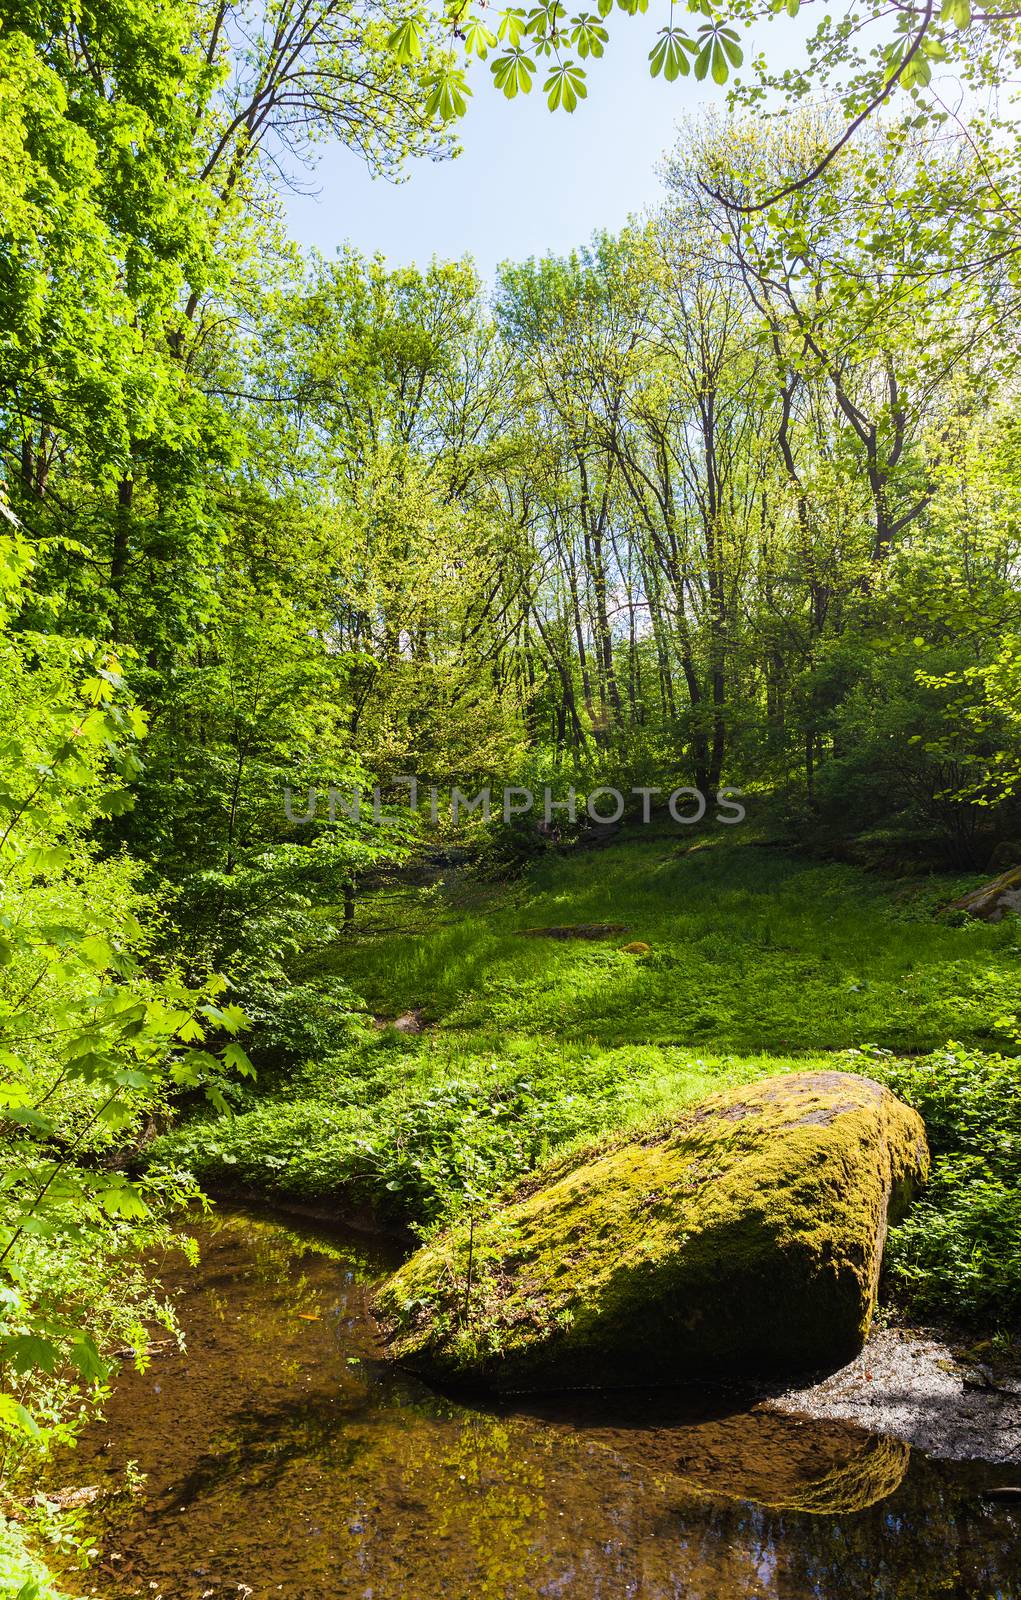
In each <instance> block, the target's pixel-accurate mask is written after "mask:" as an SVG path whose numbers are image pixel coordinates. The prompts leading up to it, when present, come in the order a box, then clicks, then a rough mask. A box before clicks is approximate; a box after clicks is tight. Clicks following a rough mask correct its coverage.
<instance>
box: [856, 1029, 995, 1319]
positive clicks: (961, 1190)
mask: <svg viewBox="0 0 1021 1600" xmlns="http://www.w3.org/2000/svg"><path fill="white" fill-rule="evenodd" d="M868 1060H869V1071H870V1072H871V1073H873V1075H874V1076H878V1077H881V1078H882V1079H883V1081H884V1082H886V1083H888V1084H889V1085H890V1087H891V1088H892V1089H893V1090H894V1091H895V1092H896V1093H897V1094H898V1095H900V1096H901V1097H902V1098H903V1099H904V1100H906V1101H907V1102H908V1104H909V1105H912V1106H914V1107H915V1109H916V1110H917V1111H919V1112H920V1113H921V1115H922V1117H923V1119H924V1121H925V1125H926V1129H927V1131H928V1135H929V1144H930V1147H931V1149H932V1152H933V1158H934V1159H933V1169H932V1177H931V1181H930V1183H929V1185H928V1188H927V1189H926V1192H925V1195H924V1197H923V1199H922V1201H921V1202H920V1203H919V1204H918V1205H917V1206H916V1207H915V1208H914V1209H913V1210H912V1211H911V1212H910V1213H909V1215H908V1217H907V1218H906V1219H905V1221H904V1222H902V1223H901V1224H900V1225H899V1227H897V1228H895V1229H894V1231H893V1233H892V1235H891V1239H890V1246H889V1251H888V1255H887V1270H888V1272H889V1275H890V1278H891V1280H892V1284H893V1288H894V1291H895V1293H896V1294H897V1295H898V1297H902V1298H903V1299H904V1300H905V1302H906V1303H907V1304H908V1305H910V1306H911V1307H912V1309H913V1310H915V1311H916V1312H921V1313H923V1314H924V1313H930V1314H935V1315H937V1316H943V1317H947V1316H949V1317H951V1318H953V1319H955V1320H958V1319H959V1320H962V1321H967V1322H971V1323H973V1324H974V1323H976V1322H977V1323H979V1324H980V1325H982V1324H984V1325H985V1326H999V1327H1001V1328H1003V1329H1005V1330H1006V1329H1010V1328H1016V1327H1017V1324H1018V1318H1019V1317H1021V1063H1019V1060H1018V1058H1016V1057H1010V1058H1004V1057H1002V1056H999V1055H979V1054H976V1053H975V1052H974V1051H969V1050H966V1049H964V1048H963V1047H961V1046H960V1045H951V1046H949V1047H948V1048H947V1049H945V1050H940V1051H937V1052H935V1053H934V1054H932V1055H930V1056H926V1057H923V1058H921V1059H919V1060H913V1061H895V1060H889V1059H886V1058H883V1057H873V1056H871V1055H870V1056H869V1058H868Z"/></svg>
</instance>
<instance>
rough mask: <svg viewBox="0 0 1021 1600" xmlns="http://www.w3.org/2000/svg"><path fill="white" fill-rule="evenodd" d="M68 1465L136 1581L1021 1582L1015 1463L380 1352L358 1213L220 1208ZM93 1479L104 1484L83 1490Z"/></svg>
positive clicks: (719, 1398) (491, 1585) (897, 1585)
mask: <svg viewBox="0 0 1021 1600" xmlns="http://www.w3.org/2000/svg"><path fill="white" fill-rule="evenodd" d="M194 1232H195V1235H196V1237H197V1239H198V1242H199V1245H200V1248H201V1265H200V1266H199V1267H198V1269H195V1268H192V1267H190V1266H188V1265H187V1263H186V1262H185V1261H184V1259H183V1257H181V1256H178V1257H175V1258H171V1259H170V1260H169V1261H168V1263H167V1265H166V1267H165V1268H164V1269H163V1276H164V1281H165V1282H166V1283H167V1285H168V1287H169V1288H170V1289H171V1290H172V1291H173V1293H174V1294H175V1297H176V1299H177V1304H178V1315H179V1319H180V1323H181V1327H182V1329H183V1331H184V1334H185V1337H186V1340H187V1349H186V1350H185V1351H181V1350H179V1349H178V1348H177V1345H176V1343H170V1342H168V1343H167V1344H165V1345H164V1346H163V1347H162V1348H160V1349H158V1350H157V1351H156V1353H155V1354H154V1355H153V1358H152V1361H151V1364H150V1365H149V1367H148V1369H147V1370H146V1371H145V1372H144V1373H142V1374H139V1373H137V1372H135V1371H133V1370H130V1369H125V1370H124V1371H123V1372H122V1373H121V1375H120V1377H119V1378H118V1380H117V1384H116V1388H115V1391H114V1394H113V1396H112V1398H111V1400H110V1403H109V1405H108V1407H107V1416H106V1422H105V1424H103V1425H96V1426H93V1427H91V1428H90V1429H89V1430H88V1431H87V1432H86V1433H85V1435H84V1436H83V1438H82V1439H81V1440H80V1442H79V1444H78V1447H77V1449H76V1450H75V1451H74V1452H67V1453H65V1454H64V1455H63V1456H62V1457H61V1458H59V1459H58V1461H57V1462H56V1464H55V1467H56V1479H55V1480H54V1484H53V1486H54V1487H57V1486H59V1487H61V1488H64V1489H74V1488H87V1489H89V1490H90V1491H92V1490H96V1491H98V1492H97V1493H95V1494H94V1496H93V1497H92V1501H91V1504H90V1505H89V1506H88V1509H87V1511H86V1512H85V1513H84V1515H85V1517H86V1529H87V1532H88V1535H89V1536H90V1538H91V1539H92V1542H93V1543H94V1544H95V1545H96V1547H97V1549H98V1552H99V1553H98V1555H97V1557H96V1559H95V1561H94V1563H93V1565H92V1566H91V1567H90V1568H89V1569H88V1570H87V1571H86V1573H85V1574H84V1575H82V1574H79V1573H71V1574H68V1575H67V1576H66V1578H65V1582H66V1584H67V1586H68V1587H69V1588H70V1589H71V1590H72V1592H76V1593H84V1594H90V1595H96V1596H101V1597H103V1600H127V1597H129V1596H144V1597H146V1600H228V1597H231V1600H237V1597H243V1600H277V1597H279V1596H281V1595H282V1596H284V1597H286V1600H538V1597H543V1600H545V1597H550V1600H554V1597H556V1600H631V1597H635V1600H668V1597H669V1600H680V1597H684V1600H758V1597H762V1600H766V1597H770V1600H807V1597H810V1596H812V1597H820V1600H859V1597H865V1596H868V1597H870V1600H935V1597H940V1596H954V1597H960V1600H965V1597H967V1600H973V1597H974V1600H1021V1554H1019V1535H1021V1508H1019V1507H1018V1506H1017V1505H1014V1504H1011V1503H1009V1502H997V1501H993V1500H987V1499H985V1498H983V1490H985V1489H988V1488H989V1487H991V1486H993V1485H997V1484H1005V1483H1010V1482H1016V1481H1017V1476H1018V1474H1017V1469H1013V1471H1012V1469H1009V1468H1004V1467H992V1466H987V1465H984V1464H981V1463H961V1462H941V1461H936V1460H932V1459H929V1458H927V1457H926V1456H924V1455H922V1454H920V1453H919V1452H917V1451H913V1450H910V1449H909V1447H908V1446H907V1445H905V1444H902V1443H901V1442H900V1441H899V1440H891V1439H887V1438H882V1437H880V1436H878V1435H873V1434H870V1433H867V1432H864V1431H863V1430H862V1429H860V1428H857V1427H852V1426H850V1425H846V1424H843V1423H833V1422H825V1423H823V1422H813V1421H808V1420H802V1419H799V1418H797V1417H791V1416H786V1415H779V1414H776V1413H773V1412H771V1411H769V1410H767V1409H765V1408H762V1407H757V1406H749V1405H748V1404H747V1402H742V1401H739V1400H737V1399H735V1397H734V1396H733V1395H731V1396H730V1397H729V1399H728V1397H727V1396H726V1394H724V1393H722V1392H720V1393H716V1394H707V1393H706V1392H704V1391H702V1392H694V1393H687V1392H680V1391H678V1392H675V1391H670V1392H668V1393H664V1392H662V1391H661V1392H658V1393H656V1394H649V1395H640V1394H634V1395H616V1396H605V1395H604V1396H599V1397H597V1396H590V1397H583V1398H579V1397H568V1398H566V1399H561V1400H558V1401H552V1400H535V1401H532V1400H522V1401H520V1402H519V1403H517V1404H515V1405H509V1404H501V1405H499V1406H497V1405H494V1406H489V1407H487V1406H485V1405H481V1406H480V1405H478V1404H470V1405H469V1404H465V1403H462V1402H460V1401H455V1400H453V1399H450V1398H446V1397H444V1396H441V1395H437V1394H435V1393H434V1392H432V1391H430V1390H429V1389H427V1388H426V1387H425V1386H424V1385H422V1384H420V1383H418V1382H416V1381H415V1380H413V1379H411V1378H409V1377H407V1376H405V1375H402V1374H400V1373H397V1372H395V1371H394V1370H393V1369H392V1368H390V1367H389V1366H387V1365H385V1364H384V1363H382V1362H380V1361H379V1359H378V1348H377V1345H376V1342H375V1335H374V1329H373V1325H372V1319H371V1317H370V1315H369V1312H368V1298H369V1295H370V1292H371V1288H372V1284H373V1282H374V1281H375V1280H376V1279H378V1277H379V1276H380V1274H381V1273H383V1272H385V1271H386V1270H387V1269H388V1268H389V1267H390V1266H391V1265H392V1264H393V1262H392V1259H391V1258H390V1256H389V1255H388V1252H387V1249H386V1247H381V1246H379V1245H378V1244H377V1243H375V1242H374V1241H368V1242H367V1241H366V1239H365V1238H364V1237H362V1236H357V1237H356V1236H354V1235H351V1234H347V1233H344V1232H340V1231H337V1230H336V1229H325V1228H322V1227H319V1226H316V1225H314V1224H308V1223H303V1222H300V1223H299V1222H295V1221H294V1220H293V1219H291V1218H287V1219H282V1218H280V1217H279V1216H276V1215H271V1214H265V1213H254V1212H252V1211H247V1210H240V1209H231V1208H223V1207H218V1208H217V1209H216V1211H215V1213H214V1215H213V1217H212V1218H211V1219H207V1220H204V1221H202V1222H201V1223H199V1224H198V1225H197V1226H196V1227H195V1229H194ZM83 1498H85V1497H83Z"/></svg>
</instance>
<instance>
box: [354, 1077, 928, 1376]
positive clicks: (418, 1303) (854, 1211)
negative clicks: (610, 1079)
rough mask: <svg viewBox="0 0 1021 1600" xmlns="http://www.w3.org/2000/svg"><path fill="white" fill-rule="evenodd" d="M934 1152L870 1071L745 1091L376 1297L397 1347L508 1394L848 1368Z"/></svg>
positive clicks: (613, 1149) (577, 1158)
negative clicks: (887, 1245) (891, 1245)
mask: <svg viewBox="0 0 1021 1600" xmlns="http://www.w3.org/2000/svg"><path fill="white" fill-rule="evenodd" d="M927 1163H928V1153H927V1148H926V1143H925V1134H924V1129H923V1126H922V1122H921V1119H920V1118H919V1117H918V1116H917V1114H916V1113H914V1112H912V1111H910V1110H908V1108H907V1107H905V1106H903V1105H901V1103H900V1102H899V1101H897V1100H896V1099H895V1098H894V1096H893V1095H892V1094H890V1092H889V1091H888V1090H886V1089H883V1088H882V1087H880V1086H879V1085H878V1084H874V1083H871V1082H870V1081H869V1080H868V1079H864V1078H858V1077H854V1076H852V1075H850V1074H843V1073H826V1072H820V1073H803V1074H797V1075H791V1076H785V1077H776V1078H768V1079H765V1080H764V1081H762V1082H760V1083H757V1084H752V1085H748V1086H744V1087H738V1088H735V1089H731V1090H729V1091H726V1092H724V1093H722V1094H719V1095H716V1096H713V1097H712V1098H710V1099H709V1100H706V1101H703V1102H702V1103H701V1104H700V1105H698V1106H697V1107H695V1108H693V1109H691V1110H689V1111H688V1112H686V1113H685V1114H683V1115H682V1116H681V1117H679V1118H677V1119H676V1120H674V1121H671V1122H667V1123H662V1124H660V1125H658V1126H657V1127H655V1128H653V1129H651V1130H649V1131H648V1132H647V1133H646V1134H645V1135H643V1136H642V1137H639V1138H628V1137H626V1136H618V1137H616V1138H612V1139H608V1140H604V1141H603V1143H602V1144H601V1145H600V1146H596V1147H594V1148H590V1149H589V1150H587V1151H585V1150H583V1151H576V1152H575V1153H573V1154H572V1155H571V1156H570V1157H568V1158H566V1159H565V1160H564V1161H563V1162H561V1163H560V1165H559V1166H555V1167H553V1168H552V1169H547V1171H546V1172H545V1173H544V1174H542V1176H541V1179H538V1180H535V1179H533V1180H530V1181H529V1183H528V1184H527V1185H524V1186H522V1187H520V1188H519V1189H518V1190H517V1191H516V1193H515V1194H514V1195H512V1196H511V1197H510V1199H509V1200H508V1201H507V1202H506V1203H505V1204H504V1205H503V1206H501V1207H500V1208H499V1209H498V1210H497V1211H496V1212H495V1213H494V1214H493V1215H492V1216H490V1217H488V1218H486V1219H485V1220H484V1221H482V1222H480V1223H479V1224H478V1225H476V1226H475V1227H474V1229H471V1228H468V1227H464V1226H461V1227H459V1228H456V1229H453V1230H451V1231H450V1232H448V1233H446V1234H444V1235H442V1236H441V1237H440V1238H439V1239H437V1240H436V1241H435V1242H434V1243H433V1244H431V1245H429V1246H427V1247H426V1248H425V1249H423V1250H420V1251H419V1252H418V1253H417V1254H416V1255H415V1256H413V1257H412V1258H411V1260H410V1261H409V1262H407V1263H406V1264H405V1266H404V1267H403V1268H402V1269H401V1270H400V1271H399V1272H398V1273H397V1274H395V1276H394V1277H393V1278H392V1279H390V1280H389V1282H388V1283H387V1284H386V1285H385V1286H384V1289H383V1291H382V1292H381V1294H380V1296H379V1302H378V1305H379V1311H380V1315H381V1317H382V1320H383V1323H384V1326H385V1328H386V1331H387V1334H388V1337H389V1339H390V1346H391V1351H392V1353H393V1355H394V1356H396V1357H397V1358H398V1359H399V1360H401V1361H403V1362H405V1363H406V1364H408V1365H409V1366H411V1367H413V1368H414V1369H416V1370H418V1371H420V1372H422V1373H424V1374H426V1375H428V1376H432V1377H436V1378H441V1379H448V1380H449V1379H461V1380H464V1379H468V1380H471V1381H476V1382H482V1383H485V1384H487V1385H492V1386H495V1387H498V1388H515V1387H523V1388H529V1387H551V1386H560V1385H565V1384H567V1385H573V1384H578V1383H637V1382H642V1381H644V1382H650V1381H655V1382H681V1381H683V1380H685V1379H686V1378H687V1377H689V1376H691V1375H692V1374H693V1373H695V1372H706V1371H742V1370H744V1371H748V1370H756V1371H780V1370H782V1371H791V1370H797V1369H800V1368H810V1367H814V1366H817V1365H821V1364H824V1363H831V1364H837V1363H839V1362H841V1361H844V1360H848V1359H850V1358H851V1357H852V1356H853V1355H854V1354H855V1353H856V1352H857V1350H858V1349H860V1347H861V1344H862V1342H863V1340H864V1338H865V1335H866V1333H867V1331H868V1326H869V1321H870V1319H871V1315H872V1310H873V1306H874V1303H875V1291H876V1283H877V1279H878V1274H879V1264H880V1259H881V1254H882V1247H883V1242H884V1240H885V1235H886V1226H887V1218H888V1212H891V1213H892V1215H894V1216H896V1215H897V1214H899V1212H900V1210H902V1209H903V1206H904V1204H905V1202H906V1199H907V1197H908V1196H909V1194H910V1192H911V1189H912V1187H913V1185H914V1184H915V1183H917V1182H918V1181H920V1180H921V1179H922V1178H924V1175H925V1172H926V1170H927ZM469 1257H470V1258H471V1273H470V1281H469Z"/></svg>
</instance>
